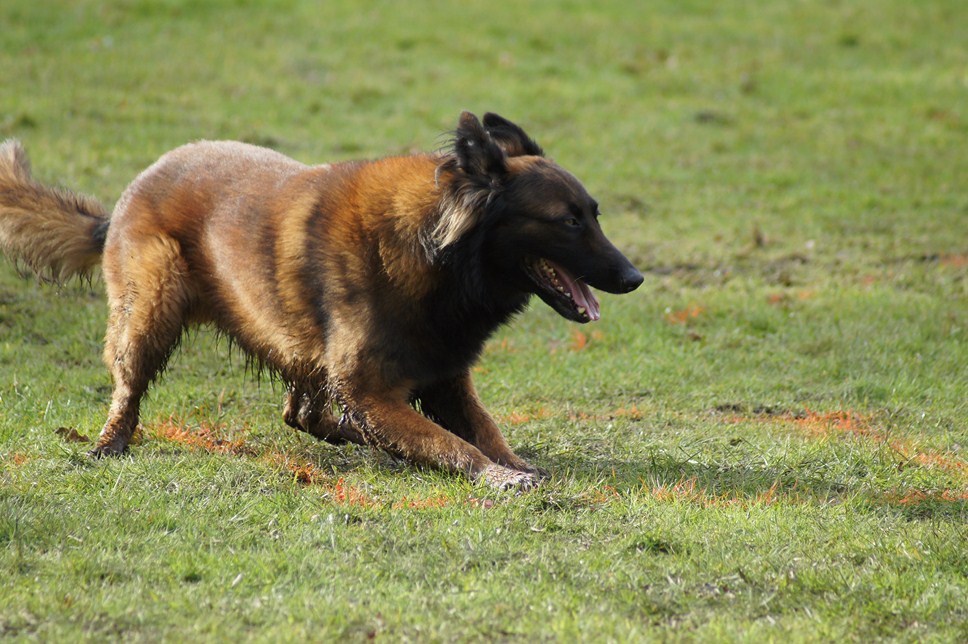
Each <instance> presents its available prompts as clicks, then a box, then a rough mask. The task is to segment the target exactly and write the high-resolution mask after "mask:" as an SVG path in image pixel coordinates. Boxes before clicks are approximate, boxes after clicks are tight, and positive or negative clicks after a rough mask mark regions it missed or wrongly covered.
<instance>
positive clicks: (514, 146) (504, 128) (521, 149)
mask: <svg viewBox="0 0 968 644" xmlns="http://www.w3.org/2000/svg"><path fill="white" fill-rule="evenodd" d="M484 129H485V130H487V133H488V134H490V135H491V138H493V139H494V140H495V141H497V144H498V145H500V146H501V148H503V149H504V152H505V154H507V155H508V156H509V157H519V156H524V155H530V156H537V157H543V156H544V150H542V149H541V146H540V145H538V144H537V143H535V142H534V139H532V138H531V137H530V136H528V135H527V134H525V133H524V130H522V129H521V128H520V127H519V126H517V125H515V124H514V123H512V122H511V121H509V120H507V119H506V118H504V117H503V116H498V115H497V114H494V113H492V112H488V113H487V114H485V115H484Z"/></svg>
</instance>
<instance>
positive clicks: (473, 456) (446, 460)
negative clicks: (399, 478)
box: [343, 390, 538, 490]
mask: <svg viewBox="0 0 968 644" xmlns="http://www.w3.org/2000/svg"><path fill="white" fill-rule="evenodd" d="M343 397H344V402H345V403H346V404H347V407H348V408H349V409H350V410H352V411H351V414H352V416H353V421H354V423H355V424H356V425H357V426H358V427H359V428H360V429H361V431H362V432H363V434H364V436H365V437H366V438H367V440H368V441H370V442H372V443H373V444H374V445H376V446H377V447H380V448H381V449H384V450H386V451H388V452H390V453H392V454H395V455H397V456H400V457H402V458H404V459H405V460H407V461H409V462H411V463H414V464H417V465H425V466H430V467H437V468H441V469H445V470H449V471H452V472H462V473H464V474H466V475H468V476H469V477H470V478H471V479H473V480H475V481H481V482H484V483H486V484H487V485H489V486H491V487H494V488H498V489H502V490H506V489H514V488H517V489H522V490H527V489H530V488H533V487H535V486H536V485H537V484H538V477H537V476H535V475H534V474H533V473H531V472H524V471H520V470H518V469H516V468H515V469H512V468H509V467H505V466H504V465H501V464H498V463H495V462H494V461H492V460H491V459H490V458H488V457H487V456H485V454H484V453H483V452H482V451H481V450H480V449H478V448H477V447H475V446H473V445H471V444H470V443H468V442H467V441H465V440H464V439H462V438H461V437H460V436H458V435H456V434H454V433H451V432H449V431H447V430H446V429H444V428H443V427H441V426H440V425H437V424H436V423H434V422H432V421H430V420H429V419H428V418H426V417H425V416H423V415H421V414H420V413H418V412H417V411H416V410H414V409H413V407H411V406H410V404H409V398H410V394H409V392H408V391H403V390H391V391H382V392H374V391H355V392H343Z"/></svg>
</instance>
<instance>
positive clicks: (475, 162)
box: [454, 112, 507, 178]
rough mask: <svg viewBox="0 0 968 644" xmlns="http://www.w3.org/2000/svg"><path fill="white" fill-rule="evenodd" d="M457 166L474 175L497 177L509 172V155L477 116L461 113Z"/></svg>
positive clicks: (457, 134)
mask: <svg viewBox="0 0 968 644" xmlns="http://www.w3.org/2000/svg"><path fill="white" fill-rule="evenodd" d="M454 152H455V154H456V156H457V167H458V168H460V169H461V170H463V171H464V172H466V173H467V174H469V175H472V176H489V177H492V178H493V177H497V176H500V175H502V174H505V173H506V172H507V156H506V155H505V154H504V150H502V149H501V146H499V145H498V144H497V143H496V142H495V141H494V138H493V137H492V136H491V135H490V134H488V132H487V130H486V129H484V126H483V125H481V122H480V121H479V120H478V119H477V117H476V116H474V115H473V114H471V113H470V112H463V113H462V114H461V115H460V122H459V123H458V124H457V132H456V133H455V137H454Z"/></svg>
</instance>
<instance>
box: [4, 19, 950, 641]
mask: <svg viewBox="0 0 968 644" xmlns="http://www.w3.org/2000/svg"><path fill="white" fill-rule="evenodd" d="M966 24H968V5H966V4H965V3H964V2H963V0H947V1H946V0H934V1H931V2H919V3H912V2H906V1H903V0H872V1H870V2H866V3H851V2H838V1H830V2H798V1H795V0H777V1H775V2H769V3H754V2H741V1H740V0H727V1H723V2H717V3H711V2H710V3H703V2H692V1H690V2H676V1H673V0H668V1H662V2H652V3H642V2H633V1H631V0H629V1H615V2H600V3H580V2H572V1H567V2H561V1H557V0H555V1H552V0H546V1H537V2H529V3H494V2H480V1H477V0H469V1H468V2H462V3H444V2H426V3H421V4H419V5H417V4H405V3H392V2H349V1H343V0H340V1H337V2H327V3H317V2H309V1H308V0H278V1H273V2H255V1H250V0H219V1H215V0H212V1H204V2H203V1H199V0H152V1H145V2H134V1H125V2H110V3H107V2H94V1H91V0H76V1H72V2H68V1H66V0H50V1H46V2H35V1H32V0H6V1H5V2H3V3H2V4H0V25H2V28H0V139H2V138H6V137H16V138H19V139H20V140H21V141H23V143H24V144H25V146H26V147H27V149H28V151H29V153H30V154H31V157H32V160H33V164H34V169H35V174H36V175H37V176H38V177H39V178H41V179H43V180H46V181H51V182H55V183H59V184H62V185H65V186H69V187H71V188H75V189H78V190H81V191H84V192H87V193H90V194H93V195H96V196H97V197H99V198H100V199H101V200H102V201H104V202H105V203H107V204H112V203H113V202H114V200H116V199H117V197H118V195H119V194H120V193H121V191H122V190H123V188H124V186H125V185H126V184H127V183H128V182H129V181H130V180H131V179H132V178H133V177H134V176H135V175H136V174H137V173H138V172H139V171H140V170H142V169H143V168H144V167H146V166H147V165H148V164H150V163H151V162H152V161H153V160H155V159H156V158H157V157H158V156H160V155H161V154H162V153H164V152H165V151H167V150H169V149H171V148H173V147H175V146H177V145H180V144H182V143H184V142H187V141H191V140H196V139H201V138H209V139H211V138H231V139H241V140H245V141H249V142H254V143H259V144H262V145H268V146H271V147H273V148H275V149H278V150H280V151H282V152H284V153H286V154H289V155H291V156H293V157H295V158H297V159H300V160H302V161H306V162H325V161H334V160H340V159H350V158H372V157H377V156H382V155H386V154H400V153H408V152H411V151H415V150H426V149H435V148H438V147H440V146H441V145H444V144H445V143H446V141H447V131H448V130H450V129H452V128H453V127H454V126H455V124H456V119H457V116H458V114H459V113H460V111H461V110H462V109H470V110H472V111H475V112H478V113H483V112H484V111H495V112H498V113H501V114H503V115H505V116H507V117H509V118H511V119H512V120H515V121H517V122H518V123H520V124H521V125H523V126H524V127H525V129H526V130H528V132H529V133H530V134H531V135H532V136H534V137H535V138H536V139H537V140H538V142H539V143H540V144H542V145H543V146H544V148H545V149H546V150H547V151H548V153H549V154H550V155H551V156H552V157H554V158H555V159H556V160H557V161H558V162H559V163H561V164H562V165H563V166H565V167H566V168H569V169H570V170H571V171H573V172H574V173H575V174H576V175H577V176H578V177H580V178H581V179H582V180H583V181H584V183H585V184H586V186H587V187H588V189H589V191H590V192H591V193H592V194H593V195H594V196H595V197H596V198H597V199H598V200H599V201H600V202H601V204H602V210H603V213H604V214H603V218H602V222H603V227H604V228H605V230H606V232H607V233H608V234H609V235H610V237H611V238H612V239H613V240H614V241H615V242H616V244H617V245H618V246H619V247H621V248H622V249H624V250H625V251H626V252H627V254H628V255H629V257H630V258H632V259H633V261H634V262H635V263H636V264H637V265H638V266H639V268H641V269H642V271H643V273H645V275H646V281H645V283H644V284H643V286H642V287H641V288H640V289H639V290H638V291H636V292H635V293H633V294H631V295H626V296H609V295H602V296H601V300H602V314H603V319H602V320H601V321H600V322H598V323H596V324H593V325H588V326H579V325H575V324H572V323H570V322H567V321H565V320H563V319H562V318H560V317H558V316H557V315H556V314H555V313H553V312H552V311H551V310H550V309H548V308H547V307H546V306H544V305H543V304H542V303H541V302H540V301H535V303H534V304H533V305H532V307H531V308H530V310H528V311H527V312H525V313H524V314H523V315H521V316H520V317H519V318H518V319H517V320H515V321H514V323H512V324H511V325H510V326H508V327H506V328H503V329H501V330H500V331H499V332H498V333H497V334H496V335H495V336H494V338H493V339H492V340H491V341H490V342H489V344H488V345H487V348H486V350H485V352H484V355H483V357H482V360H481V361H480V364H479V366H478V367H477V368H476V380H477V385H478V388H479V390H480V393H481V395H482V397H483V399H484V401H485V402H486V403H487V405H488V406H489V408H490V409H491V411H492V412H493V413H494V415H495V416H496V417H497V418H498V419H499V421H500V423H501V424H502V426H503V427H504V428H505V430H506V434H507V436H508V438H509V441H510V442H511V444H512V446H513V447H514V448H515V449H516V450H517V451H519V452H520V453H521V454H523V455H525V456H526V457H527V458H528V459H529V460H531V461H532V462H534V463H535V464H536V465H538V466H540V467H542V468H543V469H545V470H547V471H548V472H549V473H550V476H549V478H548V479H547V480H546V481H545V483H544V485H543V486H542V487H540V488H539V489H537V490H536V491H533V492H529V493H525V494H521V495H514V494H510V493H509V494H504V493H495V492H492V491H490V490H488V489H486V488H483V487H478V486H475V485H474V484H472V483H470V482H468V481H466V480H463V479H460V478H455V477H452V476H448V475H445V474H443V473H440V472H435V471H427V470H419V469H415V468H411V467H407V466H404V465H401V464H399V463H397V462H395V461H393V460H392V459H391V458H390V457H388V456H386V455H382V454H379V453H375V452H372V451H370V450H367V449H363V448H355V447H332V446H329V445H326V444H322V443H318V442H315V441H314V440H312V439H311V438H309V437H307V436H306V435H303V434H299V433H297V432H294V431H292V430H290V429H289V428H287V427H286V426H285V425H284V424H283V422H282V400H283V397H284V392H283V390H282V388H281V386H280V385H279V384H277V383H273V382H272V381H271V380H270V379H267V378H261V379H260V378H259V377H258V376H257V375H256V374H253V373H251V372H249V371H247V370H246V362H245V360H244V358H243V357H241V356H240V355H238V353H237V352H233V351H232V350H231V349H230V347H228V346H227V345H226V343H225V342H224V341H220V340H218V338H217V337H216V336H215V335H214V334H213V333H211V332H210V331H208V330H201V331H199V332H197V333H194V334H192V335H191V336H190V337H189V338H187V339H186V341H185V343H184V344H183V346H182V348H181V349H180V351H179V352H178V353H177V354H176V355H175V357H174V359H173V361H172V364H171V368H170V369H169V371H168V373H167V375H166V376H165V378H164V379H163V380H162V381H161V382H160V383H159V384H158V385H157V386H156V387H155V388H154V389H153V391H152V394H151V396H150V398H149V399H148V401H147V402H146V403H145V405H144V407H143V416H142V420H143V425H144V427H143V431H142V432H141V435H140V437H139V440H138V444H137V445H136V446H135V447H134V448H133V449H132V451H131V454H130V455H129V456H126V457H123V458H118V459H106V460H102V461H96V462H95V461H92V460H90V459H88V458H87V457H86V456H85V452H86V450H87V449H89V447H90V443H89V442H85V440H86V439H90V438H92V437H94V436H95V435H96V434H97V432H98V431H99V429H100V425H101V423H102V422H103V419H104V417H105V414H106V411H107V407H108V401H109V397H110V391H111V382H110V378H109V376H108V374H107V371H106V369H105V368H104V366H103V365H102V364H101V362H100V352H101V345H102V337H103V333H104V326H105V319H106V307H105V304H104V295H103V285H102V284H101V282H100V281H99V280H98V279H97V278H95V279H94V280H93V282H92V283H91V284H86V283H83V284H82V283H75V284H69V285H65V286H63V287H60V288H58V287H53V286H50V285H44V284H40V283H38V282H37V281H35V280H32V279H22V278H21V277H19V276H18V274H17V272H16V270H15V268H14V267H13V266H11V265H10V264H9V263H7V262H2V263H0V638H3V639H13V640H31V641H32V640H41V641H71V642H74V641H104V640H106V639H107V640H126V641H158V640H169V641H186V640H190V641H205V640H211V641H225V640H239V641H304V640H315V641H326V640H333V639H337V638H340V639H349V640H364V639H369V638H373V637H379V638H385V639H390V640H399V639H403V640H417V641H480V640H487V641H491V640H510V641H525V640H528V641H533V640H561V641H572V640H575V639H580V640H588V641H630V640H632V641H634V640H685V641H737V640H738V641H771V640H772V641H778V640H783V641H830V640H847V641H865V642H866V641H870V640H901V641H964V640H966V639H968V71H966V70H968V40H966V39H965V25H966Z"/></svg>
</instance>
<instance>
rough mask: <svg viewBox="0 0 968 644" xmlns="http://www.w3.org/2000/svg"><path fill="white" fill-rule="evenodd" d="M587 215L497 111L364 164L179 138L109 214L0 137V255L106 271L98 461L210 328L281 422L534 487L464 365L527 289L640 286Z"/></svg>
mask: <svg viewBox="0 0 968 644" xmlns="http://www.w3.org/2000/svg"><path fill="white" fill-rule="evenodd" d="M597 217H598V205H597V204H596V203H595V201H594V200H593V199H592V198H591V197H590V196H589V195H588V193H587V192H586V191H585V189H584V187H583V186H582V185H581V183H579V182H578V180H577V179H575V178H574V177H573V176H572V175H571V174H569V173H568V172H566V171H565V170H563V169H562V168H560V167H559V166H558V165H556V164H555V163H553V162H551V161H549V160H548V159H546V158H544V156H543V153H542V151H541V148H539V147H538V145H537V144H536V143H535V142H534V141H532V140H531V139H530V138H529V137H528V136H527V135H526V134H525V133H524V131H523V130H521V128H519V127H518V126H517V125H515V124H513V123H511V122H510V121H507V120H505V119H503V118H501V117H499V116H497V115H494V114H487V115H485V116H484V120H483V123H481V121H479V120H478V119H477V117H475V116H474V115H473V114H470V113H467V112H465V113H464V114H462V115H461V118H460V123H459V125H458V127H457V130H456V133H455V138H454V144H453V148H452V149H450V150H449V151H447V152H445V153H441V154H423V155H416V156H410V157H398V158H387V159H381V160H377V161H370V162H353V163H340V164H336V165H321V166H305V165H303V164H301V163H298V162H296V161H293V160H292V159H289V158H287V157H285V156H283V155H281V154H278V153H276V152H273V151H271V150H267V149H264V148H258V147H254V146H251V145H246V144H243V143H231V142H201V143H194V144H191V145H186V146H183V147H181V148H178V149H176V150H174V151H172V152H169V153H168V154H166V155H165V156H163V157H162V158H161V159H160V160H158V161H157V162H156V163H155V164H154V165H152V166H151V167H150V168H148V169H147V170H145V171H144V172H143V173H141V175H140V176H138V178H137V179H135V180H134V182H133V183H132V184H131V185H130V186H129V187H128V188H127V190H125V192H124V194H123V195H122V197H121V199H120V201H118V204H117V206H116V207H115V209H114V213H113V214H112V215H110V216H109V215H108V213H107V211H106V210H105V209H104V208H102V207H101V206H100V205H99V204H98V203H97V202H96V201H95V200H93V199H91V198H89V197H85V196H82V195H77V194H74V193H71V192H66V191H59V190H54V189H51V188H48V187H46V186H43V185H41V184H38V183H36V182H35V181H34V180H33V179H32V178H31V175H30V169H29V164H28V162H27V159H26V155H25V154H24V152H23V149H22V148H21V147H20V144H19V143H18V142H16V141H7V142H6V143H4V144H3V146H2V147H0V248H2V250H3V251H4V252H5V253H6V254H7V255H8V256H10V257H12V258H13V259H15V260H17V261H20V262H22V263H23V264H26V265H27V266H28V267H30V268H31V269H33V270H34V271H36V272H38V273H41V274H42V275H45V276H47V277H50V278H52V279H55V280H63V279H66V278H69V277H70V276H72V275H76V274H84V273H88V272H89V271H91V270H92V269H93V268H94V267H95V266H96V265H97V264H98V263H101V264H102V267H103V274H104V280H105V283H106V286H107V293H108V301H109V306H110V317H109V321H108V330H107V337H106V346H105V351H104V360H105V362H106V363H107V365H108V367H109V368H110V370H111V373H112V375H113V377H114V384H115V389H114V395H113V398H112V403H111V409H110V411H109V413H108V419H107V422H106V423H105V425H104V429H103V430H102V431H101V435H100V437H99V438H98V441H97V445H96V446H95V448H94V450H93V452H92V454H94V455H96V456H102V455H109V454H120V453H121V452H123V451H125V449H126V448H127V446H128V442H129V440H130V439H131V435H132V433H133V432H134V430H135V427H136V426H137V424H138V409H139V405H140V402H141V398H142V396H143V395H144V393H145V392H146V390H147V389H148V385H149V383H150V382H151V381H152V380H153V379H154V378H155V377H156V376H158V374H159V373H160V371H161V370H162V369H163V368H164V366H165V363H166V361H167V359H168V357H169V355H170V354H171V353H172V351H173V350H174V348H175V346H176V345H177V344H178V341H179V338H180V337H181V335H182V332H183V331H184V330H185V328H186V327H187V326H189V325H191V324H200V323H210V324H214V325H215V326H216V327H217V328H218V329H219V330H221V331H223V332H224V333H226V334H227V335H228V336H229V337H231V338H232V340H233V341H234V342H236V343H238V345H239V346H241V347H242V348H243V349H244V350H245V351H246V352H247V353H248V354H249V355H250V356H252V357H253V358H254V359H255V360H257V361H258V362H259V363H260V364H262V365H264V366H266V367H267V368H269V369H270V370H271V371H272V372H275V373H277V374H278V375H279V377H281V378H282V380H283V381H284V382H285V383H286V386H287V391H288V399H287V402H286V409H285V421H286V422H287V423H288V424H289V425H291V426H293V427H296V428H298V429H301V430H303V431H306V432H309V433H310V434H312V435H313V436H316V437H318V438H321V439H324V440H328V441H331V442H344V441H352V442H357V443H364V442H365V443H368V444H373V445H376V446H379V447H380V448H383V449H384V450H386V451H388V452H391V453H393V454H395V455H398V456H401V457H403V458H405V459H407V460H408V461H410V462H413V463H418V464H422V465H430V466H435V467H441V468H444V469H447V470H452V471H457V472H465V473H467V474H468V475H469V476H470V477H472V478H473V479H475V480H483V481H485V482H486V483H488V484H490V485H492V486H495V487H499V488H507V487H520V488H529V487H532V486H533V485H535V484H536V482H537V480H538V479H537V475H536V470H535V469H534V468H532V467H531V466H530V465H529V464H528V463H527V462H525V461H524V460H522V459H521V458H519V457H518V456H517V455H515V454H514V452H512V451H511V449H510V448H509V447H508V444H507V442H506V441H505V440H504V437H503V436H502V435H501V431H500V430H499V429H498V427H497V425H496V424H495V423H494V421H493V420H492V419H491V417H490V416H489V415H488V414H487V412H486V411H485V410H484V408H483V406H482V405H481V402H480V400H479V399H478V397H477V394H476V393H475V391H474V387H473V384H472V383H471V375H470V368H471V365H472V364H473V363H474V361H475V360H476V359H477V357H478V354H479V353H480V352H481V349H482V347H483V345H484V342H485V340H486V339H487V338H488V336H489V335H491V333H492V332H493V331H494V330H495V329H496V328H497V327H498V326H500V325H501V324H503V323H504V322H506V321H508V320H509V319H510V318H511V317H512V316H513V315H514V314H515V313H517V312H519V311H521V310H522V309H523V308H524V307H525V305H526V304H527V303H528V300H529V299H530V297H531V295H532V294H536V295H538V296H539V297H540V298H541V299H542V300H544V301H545V302H546V303H547V304H548V305H550V306H551V307H552V308H554V309H555V310H556V311H557V312H558V313H560V314H561V315H562V316H564V317H566V318H568V319H570V320H574V321H577V322H588V321H590V320H597V319H598V318H599V306H598V302H597V300H596V299H595V296H594V295H592V293H591V291H590V290H589V286H594V287H596V288H600V289H602V290H605V291H608V292H611V293H625V292H628V291H631V290H633V289H635V288H636V287H637V286H638V285H639V284H640V283H641V282H642V275H641V274H640V273H639V272H638V271H637V270H636V269H635V268H634V267H633V266H632V265H631V264H630V263H629V261H628V260H627V259H626V258H625V257H624V256H623V255H622V254H621V253H620V252H619V251H618V250H616V248H615V247H614V246H613V245H612V244H611V243H610V242H609V241H608V240H607V239H606V238H605V236H604V234H603V233H602V230H601V228H600V227H599V225H598V221H597ZM102 255H103V258H102ZM334 408H337V409H340V410H342V412H343V413H342V416H341V417H340V418H337V415H336V414H335V413H334ZM418 410H419V411H418Z"/></svg>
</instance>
